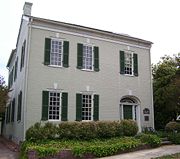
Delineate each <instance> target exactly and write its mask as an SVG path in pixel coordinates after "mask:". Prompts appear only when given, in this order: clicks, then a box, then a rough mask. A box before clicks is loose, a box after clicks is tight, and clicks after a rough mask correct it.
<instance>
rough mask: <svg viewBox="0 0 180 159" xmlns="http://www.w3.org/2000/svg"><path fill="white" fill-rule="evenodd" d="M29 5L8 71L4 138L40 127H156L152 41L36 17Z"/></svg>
mask: <svg viewBox="0 0 180 159" xmlns="http://www.w3.org/2000/svg"><path fill="white" fill-rule="evenodd" d="M31 7H32V4H31V3H27V2H26V3H25V5H24V14H23V15H22V20H21V24H20V28H19V34H18V37H17V44H16V48H15V49H14V50H12V53H11V55H10V58H9V61H8V64H7V67H8V69H9V87H10V89H11V90H12V91H11V92H10V102H9V104H8V107H7V111H6V123H5V126H4V135H5V136H6V137H9V138H12V139H13V140H14V141H16V142H19V141H22V140H24V139H25V132H26V130H27V129H28V128H29V127H30V126H32V125H33V124H34V123H36V122H46V121H49V122H53V123H59V122H61V121H93V120H95V121H96V120H121V119H133V120H136V121H137V123H138V126H139V130H140V131H141V129H142V128H143V127H152V128H154V113H153V91H152V80H151V60H150V49H151V45H152V43H151V42H150V41H146V40H142V39H139V38H135V37H131V36H129V35H124V34H116V33H112V32H108V31H103V30H99V29H94V28H88V27H84V26H79V25H74V24H69V23H63V22H59V21H53V20H49V19H43V18H37V17H34V16H31Z"/></svg>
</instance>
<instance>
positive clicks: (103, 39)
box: [32, 24, 151, 50]
mask: <svg viewBox="0 0 180 159" xmlns="http://www.w3.org/2000/svg"><path fill="white" fill-rule="evenodd" d="M32 28H35V29H42V30H47V31H53V32H59V33H64V34H69V35H74V36H79V37H84V38H91V39H95V40H102V41H106V42H112V43H116V44H121V45H126V46H131V47H136V48H141V49H147V50H150V49H151V48H150V47H145V46H138V45H134V44H129V43H125V42H120V41H115V40H110V39H105V38H100V37H95V36H90V35H87V34H81V33H74V32H70V31H64V30H58V29H51V28H47V27H43V26H37V25H34V24H33V25H32Z"/></svg>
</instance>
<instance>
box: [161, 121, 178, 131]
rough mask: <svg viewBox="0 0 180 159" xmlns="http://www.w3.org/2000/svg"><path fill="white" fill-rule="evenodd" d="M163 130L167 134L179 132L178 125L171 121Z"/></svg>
mask: <svg viewBox="0 0 180 159" xmlns="http://www.w3.org/2000/svg"><path fill="white" fill-rule="evenodd" d="M165 130H166V131H167V132H174V131H177V132H180V123H178V122H175V121H171V122H169V123H167V124H166V126H165Z"/></svg>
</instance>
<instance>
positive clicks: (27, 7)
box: [23, 2, 33, 16]
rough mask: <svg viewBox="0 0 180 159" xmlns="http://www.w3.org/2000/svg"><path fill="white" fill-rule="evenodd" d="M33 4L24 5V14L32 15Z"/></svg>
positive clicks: (26, 3)
mask: <svg viewBox="0 0 180 159" xmlns="http://www.w3.org/2000/svg"><path fill="white" fill-rule="evenodd" d="M32 5H33V4H32V3H29V2H25V3H24V7H23V14H24V15H29V16H30V15H31V7H32Z"/></svg>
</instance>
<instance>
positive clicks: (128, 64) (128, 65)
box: [124, 53, 133, 75]
mask: <svg viewBox="0 0 180 159" xmlns="http://www.w3.org/2000/svg"><path fill="white" fill-rule="evenodd" d="M132 61H133V59H132V53H125V67H124V74H126V75H132V73H133V63H132Z"/></svg>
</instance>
